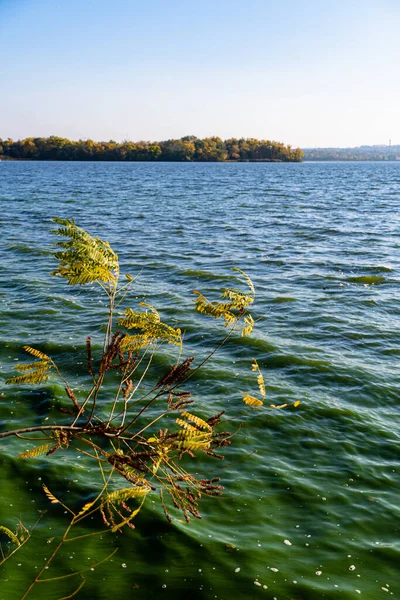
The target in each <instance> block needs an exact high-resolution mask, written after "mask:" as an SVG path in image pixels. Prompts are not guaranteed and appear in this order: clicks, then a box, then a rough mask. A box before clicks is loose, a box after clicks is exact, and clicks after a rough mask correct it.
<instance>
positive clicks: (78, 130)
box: [0, 0, 400, 147]
mask: <svg viewBox="0 0 400 600" xmlns="http://www.w3.org/2000/svg"><path fill="white" fill-rule="evenodd" d="M399 32H400V0H373V1H370V0H279V1H278V0H109V1H106V0H0V39H1V47H2V51H1V60H0V137H2V138H6V137H11V138H13V139H17V138H22V137H28V136H47V135H52V134H54V135H61V136H65V137H69V138H72V139H78V138H83V139H84V138H92V139H96V140H102V139H104V140H108V139H115V140H123V139H130V140H140V139H144V140H161V139H167V138H170V137H181V136H184V135H189V134H193V135H197V136H199V137H204V136H209V135H219V136H220V137H222V138H227V137H241V136H244V137H257V138H267V139H274V140H279V141H283V142H285V143H291V144H293V145H295V146H302V147H306V146H353V145H361V144H379V143H384V144H386V143H388V140H389V138H391V139H392V143H393V144H395V143H398V144H400V35H399Z"/></svg>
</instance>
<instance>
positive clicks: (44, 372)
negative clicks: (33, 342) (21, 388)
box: [6, 346, 54, 385]
mask: <svg viewBox="0 0 400 600" xmlns="http://www.w3.org/2000/svg"><path fill="white" fill-rule="evenodd" d="M24 350H25V352H27V353H28V354H31V355H32V356H35V357H36V358H38V359H39V360H37V361H36V362H33V363H21V364H19V365H16V366H15V368H16V370H17V371H20V372H22V373H23V374H22V375H17V376H16V377H11V378H10V379H7V381H6V383H10V384H14V385H16V384H18V385H21V384H39V383H46V381H48V379H49V375H48V372H49V371H50V369H51V368H52V367H53V366H54V363H53V361H52V360H51V359H50V358H49V357H48V356H47V354H45V353H44V352H41V351H40V350H36V348H31V347H30V346H24Z"/></svg>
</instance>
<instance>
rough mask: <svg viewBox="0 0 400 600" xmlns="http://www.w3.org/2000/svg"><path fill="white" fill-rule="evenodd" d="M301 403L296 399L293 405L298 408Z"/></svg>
mask: <svg viewBox="0 0 400 600" xmlns="http://www.w3.org/2000/svg"><path fill="white" fill-rule="evenodd" d="M299 404H300V400H296V402H295V403H294V404H293V406H294V407H295V408H296V407H297V406H298V405H299Z"/></svg>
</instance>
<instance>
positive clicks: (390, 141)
mask: <svg viewBox="0 0 400 600" xmlns="http://www.w3.org/2000/svg"><path fill="white" fill-rule="evenodd" d="M391 145H392V140H389V148H390V146H391Z"/></svg>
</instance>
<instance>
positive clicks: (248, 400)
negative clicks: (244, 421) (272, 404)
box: [243, 394, 263, 406]
mask: <svg viewBox="0 0 400 600" xmlns="http://www.w3.org/2000/svg"><path fill="white" fill-rule="evenodd" d="M243 402H244V403H245V404H247V406H262V405H263V402H262V400H259V399H258V398H254V396H250V394H246V395H245V397H244V398H243Z"/></svg>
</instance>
